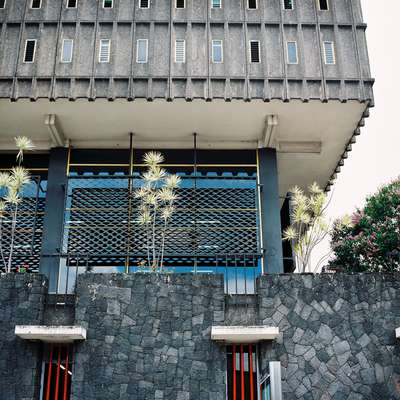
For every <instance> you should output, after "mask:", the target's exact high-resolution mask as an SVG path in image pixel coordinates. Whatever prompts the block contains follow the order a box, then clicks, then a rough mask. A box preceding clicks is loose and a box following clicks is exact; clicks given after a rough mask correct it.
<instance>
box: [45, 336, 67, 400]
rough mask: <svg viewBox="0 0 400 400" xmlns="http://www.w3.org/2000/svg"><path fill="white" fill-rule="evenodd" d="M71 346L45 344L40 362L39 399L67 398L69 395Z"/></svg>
mask: <svg viewBox="0 0 400 400" xmlns="http://www.w3.org/2000/svg"><path fill="white" fill-rule="evenodd" d="M72 366H73V346H72V345H69V344H66V345H62V344H51V345H49V346H46V347H45V349H44V354H43V362H42V379H41V383H42V384H41V396H40V399H41V400H68V399H69V398H70V395H71V380H72V373H73V372H72V371H73V370H72Z"/></svg>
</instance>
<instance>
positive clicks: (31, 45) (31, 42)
mask: <svg viewBox="0 0 400 400" xmlns="http://www.w3.org/2000/svg"><path fill="white" fill-rule="evenodd" d="M35 53H36V39H28V40H27V41H26V42H25V52H24V63H33V62H34V61H35Z"/></svg>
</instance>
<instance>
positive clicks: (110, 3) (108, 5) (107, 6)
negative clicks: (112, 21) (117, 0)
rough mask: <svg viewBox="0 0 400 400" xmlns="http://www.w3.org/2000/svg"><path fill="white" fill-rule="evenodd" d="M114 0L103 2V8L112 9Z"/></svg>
mask: <svg viewBox="0 0 400 400" xmlns="http://www.w3.org/2000/svg"><path fill="white" fill-rule="evenodd" d="M112 6H113V0H103V8H112Z"/></svg>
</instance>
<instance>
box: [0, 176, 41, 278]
mask: <svg viewBox="0 0 400 400" xmlns="http://www.w3.org/2000/svg"><path fill="white" fill-rule="evenodd" d="M45 187H46V182H45V181H42V180H41V178H40V177H33V178H32V182H31V183H30V184H29V185H27V186H26V187H25V188H24V190H23V193H22V202H21V203H20V204H19V206H18V210H17V218H16V225H15V234H14V245H13V249H14V250H13V255H12V263H11V265H12V270H13V271H18V270H20V269H21V268H25V269H26V270H27V271H28V272H38V271H39V261H40V251H41V246H42V232H43V216H44V207H45ZM0 223H1V230H2V234H1V249H2V252H3V257H4V259H5V260H6V264H7V260H8V257H9V254H10V248H11V238H12V234H11V232H12V224H13V217H12V215H11V213H6V214H5V216H4V218H3V219H2V220H1V222H0ZM1 267H2V270H3V271H4V270H5V266H4V262H2V264H1Z"/></svg>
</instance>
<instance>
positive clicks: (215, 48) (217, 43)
mask: <svg viewBox="0 0 400 400" xmlns="http://www.w3.org/2000/svg"><path fill="white" fill-rule="evenodd" d="M222 57H223V56H222V40H213V41H212V60H213V62H214V63H222Z"/></svg>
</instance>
